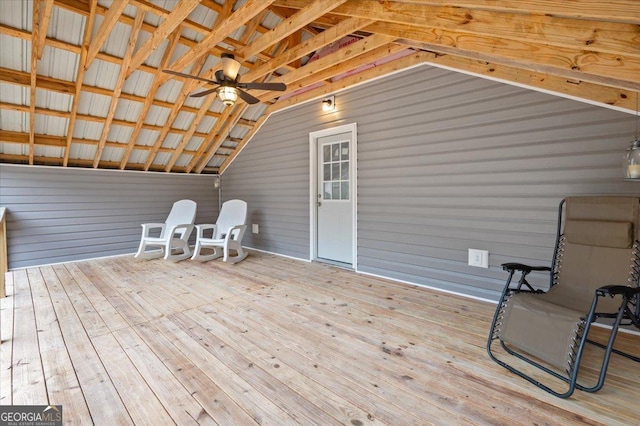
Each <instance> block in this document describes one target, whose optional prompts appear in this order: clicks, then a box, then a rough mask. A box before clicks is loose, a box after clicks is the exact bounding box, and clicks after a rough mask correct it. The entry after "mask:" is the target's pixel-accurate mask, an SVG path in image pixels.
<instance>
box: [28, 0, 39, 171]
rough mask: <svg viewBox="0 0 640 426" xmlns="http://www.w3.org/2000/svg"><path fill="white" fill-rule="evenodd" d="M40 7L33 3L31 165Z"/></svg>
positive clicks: (34, 126) (34, 122)
mask: <svg viewBox="0 0 640 426" xmlns="http://www.w3.org/2000/svg"><path fill="white" fill-rule="evenodd" d="M40 5H41V2H40V1H39V0H36V1H34V2H33V15H32V18H31V19H32V21H31V66H30V75H29V164H33V153H34V149H33V144H34V135H35V130H36V80H37V77H38V40H39V39H40Z"/></svg>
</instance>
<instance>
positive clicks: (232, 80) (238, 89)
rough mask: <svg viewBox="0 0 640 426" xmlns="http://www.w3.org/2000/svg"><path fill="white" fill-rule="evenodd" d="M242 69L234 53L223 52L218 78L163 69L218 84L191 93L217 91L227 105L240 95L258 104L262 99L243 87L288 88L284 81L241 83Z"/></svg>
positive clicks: (198, 93) (195, 94)
mask: <svg viewBox="0 0 640 426" xmlns="http://www.w3.org/2000/svg"><path fill="white" fill-rule="evenodd" d="M239 70H240V62H238V61H236V60H235V59H234V57H233V55H232V54H230V53H223V54H222V69H221V70H218V71H216V74H215V76H216V79H215V80H209V79H206V78H202V77H198V76H195V75H191V74H183V73H181V72H177V71H172V70H163V71H164V72H166V73H167V74H171V75H177V76H179V77H184V78H192V79H194V80H200V81H204V82H205V83H209V84H216V85H217V86H218V87H214V88H213V89H207V90H203V91H202V92H197V93H194V94H192V95H189V96H191V97H194V98H200V97H202V96H207V95H208V94H210V93H213V92H217V94H218V99H220V101H221V102H222V103H223V104H225V105H233V104H234V103H236V101H237V100H238V97H240V98H241V99H242V100H243V101H245V102H246V103H248V104H251V105H253V104H257V103H258V102H260V99H258V98H256V97H255V96H252V95H250V94H249V93H247V92H245V91H244V90H243V89H246V90H251V89H259V90H276V91H280V92H282V91H284V90H286V89H287V86H286V85H285V84H284V83H257V82H255V83H241V82H240V81H238V71H239Z"/></svg>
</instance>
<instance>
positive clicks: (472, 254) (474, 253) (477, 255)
mask: <svg viewBox="0 0 640 426" xmlns="http://www.w3.org/2000/svg"><path fill="white" fill-rule="evenodd" d="M469 266H477V267H478V268H488V267H489V251H487V250H478V249H469Z"/></svg>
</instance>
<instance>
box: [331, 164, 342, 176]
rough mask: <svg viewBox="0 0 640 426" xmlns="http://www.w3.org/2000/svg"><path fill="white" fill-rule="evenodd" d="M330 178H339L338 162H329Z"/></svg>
mask: <svg viewBox="0 0 640 426" xmlns="http://www.w3.org/2000/svg"><path fill="white" fill-rule="evenodd" d="M331 180H340V163H332V164H331Z"/></svg>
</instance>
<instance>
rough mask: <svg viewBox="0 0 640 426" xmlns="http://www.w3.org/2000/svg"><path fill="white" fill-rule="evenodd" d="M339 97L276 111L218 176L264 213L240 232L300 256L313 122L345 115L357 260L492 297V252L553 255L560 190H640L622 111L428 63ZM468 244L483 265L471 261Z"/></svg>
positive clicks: (630, 124)
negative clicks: (354, 163)
mask: <svg viewBox="0 0 640 426" xmlns="http://www.w3.org/2000/svg"><path fill="white" fill-rule="evenodd" d="M336 106H337V111H336V112H335V113H324V112H322V111H321V108H320V100H318V101H315V102H311V103H308V104H305V105H302V106H299V107H296V108H293V109H289V110H286V111H283V112H279V113H277V114H274V115H273V116H272V117H270V118H269V119H268V120H267V122H266V123H265V125H264V126H263V127H262V129H260V131H258V132H257V134H256V135H255V136H254V138H253V140H252V141H251V142H250V143H249V144H248V146H247V147H246V148H245V149H244V150H243V151H242V153H241V154H240V155H239V156H238V157H237V158H236V160H235V161H234V163H232V165H231V166H230V167H229V169H228V170H227V171H226V172H225V174H224V175H223V186H224V190H223V198H236V197H237V198H244V199H246V200H247V201H248V202H249V206H250V211H251V214H250V217H249V220H250V223H259V224H260V234H259V235H250V234H248V235H247V239H246V242H247V244H249V245H251V246H253V247H256V248H260V249H264V250H268V251H273V252H276V253H280V254H285V255H291V256H296V257H301V258H309V241H310V238H309V220H310V219H309V142H308V138H309V132H313V131H317V130H321V129H325V128H329V127H333V126H338V125H342V124H346V123H352V122H356V123H357V125H358V189H357V190H358V270H359V271H361V272H366V273H372V274H377V275H381V276H385V277H389V278H393V279H398V280H403V281H408V282H412V283H416V284H421V285H429V286H434V287H438V288H441V289H444V290H450V291H456V292H461V293H464V294H468V295H473V296H478V297H486V298H492V299H495V298H497V296H498V294H499V291H500V290H501V289H502V286H503V282H504V278H505V274H504V272H503V271H502V268H501V267H500V264H501V263H504V262H507V261H519V262H525V263H534V264H543V265H548V264H549V263H550V261H551V256H552V253H553V244H554V241H555V226H556V214H557V207H558V204H559V202H560V201H561V199H562V198H563V197H565V196H570V195H592V194H621V195H622V194H634V195H638V194H640V184H638V183H631V182H624V181H622V180H621V174H622V173H621V159H622V153H623V151H624V150H625V149H626V148H627V146H628V144H629V142H630V140H631V137H632V135H633V129H634V119H633V116H631V115H629V114H624V113H621V112H617V111H613V110H609V109H605V108H599V107H595V106H591V105H588V104H584V103H581V102H576V101H572V100H568V99H565V98H560V97H556V96H552V95H549V94H544V93H540V92H535V91H531V90H527V89H523V88H519V87H515V86H509V85H506V84H502V83H499V82H494V81H490V80H485V79H481V78H477V77H474V76H469V75H465V74H460V73H455V72H451V71H448V70H443V69H439V68H432V67H428V66H422V67H418V68H414V69H411V70H407V71H404V72H402V73H399V74H396V75H393V76H390V77H386V78H383V79H380V80H377V81H375V82H371V83H367V84H365V85H362V86H359V87H356V88H354V89H350V90H348V91H344V92H340V93H337V94H336ZM251 221H253V222H251ZM469 248H476V249H484V250H488V251H489V253H490V259H489V261H490V268H489V269H482V268H475V267H470V266H468V265H467V250H468V249H469ZM535 281H536V282H537V283H540V284H545V283H546V282H547V279H546V278H543V277H542V276H538V277H537V279H536V280H535Z"/></svg>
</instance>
